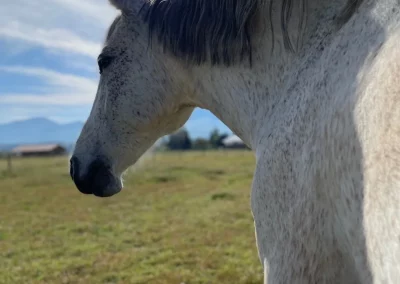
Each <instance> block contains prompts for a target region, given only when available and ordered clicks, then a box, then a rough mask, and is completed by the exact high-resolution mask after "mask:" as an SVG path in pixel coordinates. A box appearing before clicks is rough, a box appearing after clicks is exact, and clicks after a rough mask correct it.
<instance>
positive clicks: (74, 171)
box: [69, 157, 79, 181]
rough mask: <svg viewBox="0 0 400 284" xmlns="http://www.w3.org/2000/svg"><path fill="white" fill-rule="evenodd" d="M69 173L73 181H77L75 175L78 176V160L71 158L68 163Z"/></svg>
mask: <svg viewBox="0 0 400 284" xmlns="http://www.w3.org/2000/svg"><path fill="white" fill-rule="evenodd" d="M69 173H70V175H71V178H72V180H73V181H76V180H77V175H78V174H79V161H78V158H76V157H72V158H71V160H70V161H69Z"/></svg>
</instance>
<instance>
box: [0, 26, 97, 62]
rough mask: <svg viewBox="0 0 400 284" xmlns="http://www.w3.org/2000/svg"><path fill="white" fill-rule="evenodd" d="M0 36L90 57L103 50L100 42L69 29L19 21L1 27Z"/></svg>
mask: <svg viewBox="0 0 400 284" xmlns="http://www.w3.org/2000/svg"><path fill="white" fill-rule="evenodd" d="M0 37H5V38H9V39H16V40H22V41H25V42H26V43H28V44H31V45H39V46H41V47H44V48H46V49H50V50H52V49H56V50H62V51H68V52H71V53H78V54H82V55H86V56H90V57H97V56H98V54H99V52H100V50H101V44H100V43H98V42H94V41H90V40H84V39H82V38H80V37H79V36H77V35H76V34H74V33H72V32H70V31H68V30H64V29H51V30H45V29H41V28H33V27H31V26H28V25H23V24H21V23H18V22H12V23H10V24H8V25H6V26H2V27H0Z"/></svg>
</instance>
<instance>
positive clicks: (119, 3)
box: [109, 0, 135, 12]
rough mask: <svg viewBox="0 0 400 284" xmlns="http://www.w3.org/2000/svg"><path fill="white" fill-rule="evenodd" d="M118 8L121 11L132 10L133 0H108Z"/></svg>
mask: <svg viewBox="0 0 400 284" xmlns="http://www.w3.org/2000/svg"><path fill="white" fill-rule="evenodd" d="M109 1H110V3H111V5H113V6H114V7H115V8H117V9H118V10H121V11H122V12H129V11H132V10H133V7H134V2H135V0H109Z"/></svg>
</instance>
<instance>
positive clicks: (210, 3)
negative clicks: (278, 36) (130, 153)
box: [141, 0, 363, 65]
mask: <svg viewBox="0 0 400 284" xmlns="http://www.w3.org/2000/svg"><path fill="white" fill-rule="evenodd" d="M148 1H149V2H146V4H144V6H143V7H142V10H141V13H143V16H144V21H145V22H146V23H147V24H148V28H149V37H150V42H151V40H152V37H153V36H156V37H157V39H158V40H159V42H160V43H161V44H162V45H163V47H164V50H168V51H170V52H172V53H173V54H174V55H176V56H179V57H181V58H184V59H186V60H189V61H193V62H195V63H197V64H201V63H204V62H206V61H207V60H210V61H211V63H212V64H221V63H223V64H225V65H231V64H233V63H234V62H235V61H236V60H237V58H239V59H240V61H242V60H243V59H244V58H245V57H246V58H247V59H248V60H249V61H250V64H251V60H252V45H251V36H252V32H254V28H255V21H253V20H254V18H255V15H256V13H257V12H258V11H259V8H260V7H259V6H260V5H265V4H266V3H267V2H268V4H269V6H270V9H269V10H270V13H272V4H273V2H274V0H268V1H267V0H148ZM263 1H266V2H265V3H263ZM306 2H307V0H296V1H294V0H284V1H282V7H281V15H280V16H281V30H282V33H283V39H284V44H285V47H286V49H289V50H293V47H292V44H291V41H290V37H289V33H288V28H287V27H288V24H289V21H290V18H291V13H292V10H293V5H300V7H303V9H302V13H303V14H305V13H307V11H306V9H305V7H306ZM361 2H363V0H348V3H347V5H346V7H345V9H344V11H342V13H341V15H339V17H338V21H339V22H346V21H347V20H348V19H349V18H350V17H351V16H352V15H353V14H354V13H355V11H356V10H357V8H358V7H359V5H360V3H361ZM270 18H271V14H270ZM301 18H302V19H303V18H304V17H301ZM301 21H302V20H301ZM271 24H272V23H271ZM302 24H303V23H302V22H301V25H302ZM271 28H272V25H271Z"/></svg>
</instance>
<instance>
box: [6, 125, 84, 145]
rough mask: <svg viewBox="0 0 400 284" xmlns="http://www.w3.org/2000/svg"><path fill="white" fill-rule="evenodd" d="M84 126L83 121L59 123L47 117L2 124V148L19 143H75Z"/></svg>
mask: <svg viewBox="0 0 400 284" xmlns="http://www.w3.org/2000/svg"><path fill="white" fill-rule="evenodd" d="M82 127H83V122H73V123H68V124H59V123H56V122H54V121H51V120H49V119H46V118H32V119H27V120H21V121H15V122H10V123H7V124H0V149H7V148H11V147H13V146H15V145H18V144H39V143H61V144H64V145H69V144H73V143H75V141H76V139H77V138H78V136H79V133H80V132H81V130H82Z"/></svg>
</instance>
